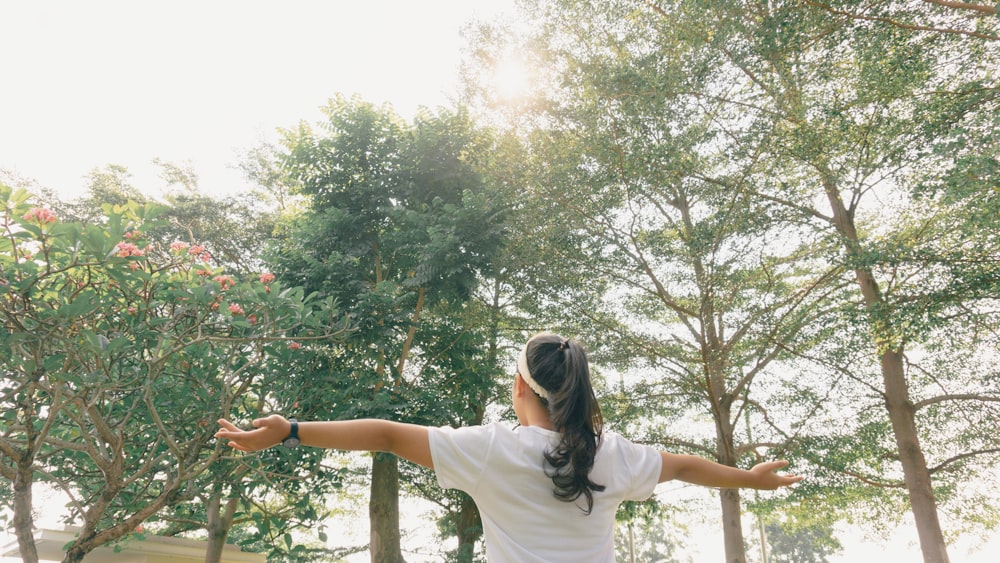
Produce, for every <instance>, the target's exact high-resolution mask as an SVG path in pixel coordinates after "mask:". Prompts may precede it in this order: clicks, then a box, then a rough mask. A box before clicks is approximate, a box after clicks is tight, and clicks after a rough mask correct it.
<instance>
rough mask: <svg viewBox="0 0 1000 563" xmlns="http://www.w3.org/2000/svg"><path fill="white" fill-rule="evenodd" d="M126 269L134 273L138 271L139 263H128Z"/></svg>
mask: <svg viewBox="0 0 1000 563" xmlns="http://www.w3.org/2000/svg"><path fill="white" fill-rule="evenodd" d="M128 269H129V270H132V271H133V272H134V271H136V270H138V269H139V263H138V262H129V263H128Z"/></svg>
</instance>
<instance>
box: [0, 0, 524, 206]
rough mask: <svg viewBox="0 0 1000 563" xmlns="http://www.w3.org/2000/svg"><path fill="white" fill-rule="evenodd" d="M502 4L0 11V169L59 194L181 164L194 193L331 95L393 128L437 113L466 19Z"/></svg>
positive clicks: (177, 1) (508, 0) (452, 85)
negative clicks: (389, 116)
mask: <svg viewBox="0 0 1000 563" xmlns="http://www.w3.org/2000/svg"><path fill="white" fill-rule="evenodd" d="M505 15H506V16H508V17H512V16H513V15H514V0H424V1H414V0H364V1H356V0H326V1H319V0H304V1H290V2H264V1H260V0H249V1H247V0H241V1H233V0H213V1H211V2H205V1H193V0H170V1H169V2H167V1H160V2H152V1H149V2H134V1H126V0H118V1H111V0H89V1H87V2H78V1H67V0H49V1H40V2H15V1H0V169H6V170H7V171H12V172H15V173H16V174H18V175H19V176H23V177H27V178H32V179H35V180H36V181H37V182H38V183H39V184H41V185H42V186H45V187H49V188H53V189H55V190H57V191H58V192H60V193H64V194H72V193H77V192H79V191H80V190H82V188H83V186H84V179H83V177H84V176H86V175H87V174H88V173H89V172H90V171H91V170H92V169H93V168H95V167H101V166H104V165H106V164H111V163H113V164H121V165H124V166H126V167H128V168H129V170H130V171H131V172H132V174H133V177H134V178H133V181H134V184H135V186H136V187H137V188H139V189H140V190H143V191H147V190H158V189H160V188H162V187H163V185H164V182H163V181H162V180H161V179H160V178H159V177H158V175H157V173H158V170H157V168H156V167H154V166H153V165H152V164H151V161H152V159H154V158H160V159H162V160H166V161H170V162H174V163H177V164H182V165H185V164H190V165H191V166H193V167H194V169H195V171H196V172H197V173H198V175H199V179H200V185H201V188H202V189H203V190H205V191H206V192H232V191H235V190H238V189H240V187H242V186H244V185H245V184H246V183H245V181H244V180H243V179H242V177H241V175H240V173H239V172H238V171H236V170H235V169H234V168H233V166H234V165H235V164H236V163H237V162H239V160H240V158H241V157H240V154H241V153H242V152H243V151H245V150H246V149H248V148H250V147H252V146H255V145H257V144H259V143H260V142H261V141H262V140H265V139H273V138H274V137H275V135H274V131H275V129H276V128H277V127H288V126H293V125H295V124H296V123H297V122H298V121H299V120H302V119H305V120H306V121H309V122H315V121H317V120H318V119H319V118H320V114H319V111H318V109H317V108H318V107H319V106H321V105H324V104H325V102H326V100H327V99H329V98H330V97H332V96H333V95H334V94H336V93H338V92H339V93H344V94H347V95H350V94H359V95H361V97H362V98H364V99H366V100H368V101H372V102H376V103H381V102H389V103H391V104H392V105H393V107H394V108H395V109H396V110H397V111H398V112H399V113H400V114H402V115H403V116H404V117H407V118H409V117H411V116H412V115H413V113H414V112H415V111H416V109H417V108H418V107H419V106H428V107H436V106H439V105H447V104H448V102H449V99H450V98H451V97H452V96H453V95H454V94H455V92H456V91H457V82H458V66H459V62H460V57H461V50H462V48H463V47H464V45H465V40H464V39H463V38H462V36H461V30H462V28H463V26H464V25H465V24H467V23H468V22H470V21H472V20H474V19H481V20H493V19H495V18H496V17H498V16H499V17H502V16H505Z"/></svg>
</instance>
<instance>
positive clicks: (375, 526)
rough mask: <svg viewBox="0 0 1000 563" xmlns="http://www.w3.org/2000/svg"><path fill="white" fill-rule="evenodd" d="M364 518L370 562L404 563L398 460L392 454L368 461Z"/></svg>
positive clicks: (377, 455) (379, 455)
mask: <svg viewBox="0 0 1000 563" xmlns="http://www.w3.org/2000/svg"><path fill="white" fill-rule="evenodd" d="M368 516H369V518H370V519H371V544H370V546H369V550H370V552H371V561H372V563H405V561H404V559H403V551H402V548H401V547H400V534H399V460H398V458H396V456H394V455H392V454H382V453H377V454H375V456H374V458H373V459H372V489H371V498H370V499H369V501H368Z"/></svg>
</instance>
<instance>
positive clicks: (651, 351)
mask: <svg viewBox="0 0 1000 563" xmlns="http://www.w3.org/2000/svg"><path fill="white" fill-rule="evenodd" d="M543 4H544V3H540V4H539V5H536V6H535V8H534V12H533V13H535V14H538V17H539V19H540V20H542V21H541V23H539V24H538V25H537V29H539V30H540V31H538V33H537V35H536V36H534V37H532V38H531V39H530V40H526V41H525V43H526V44H528V45H532V46H535V47H536V48H538V49H539V50H540V53H539V55H538V58H539V62H538V63H537V65H538V66H542V65H544V64H548V65H551V68H552V72H554V73H555V74H556V76H557V77H558V78H557V79H555V80H553V83H554V84H553V85H551V86H549V87H548V88H546V89H545V92H546V93H547V94H548V95H549V96H550V97H549V98H547V101H546V103H541V104H538V105H539V106H540V107H543V108H546V113H545V114H544V115H543V116H541V117H539V118H537V120H536V121H537V122H538V123H542V124H543V126H542V127H539V129H536V130H534V131H532V137H531V140H532V143H533V149H534V150H533V153H534V154H535V155H538V156H537V159H538V160H537V170H538V171H539V172H538V175H537V177H536V178H535V179H534V183H533V187H532V190H531V191H530V192H529V193H530V195H531V196H533V197H532V199H530V203H529V204H528V205H531V206H537V207H539V208H541V209H542V211H540V212H539V214H540V215H543V216H544V217H545V218H544V220H543V222H542V224H541V226H540V227H538V228H537V230H536V231H535V233H534V235H533V236H534V237H535V239H536V240H540V241H542V243H541V247H542V248H543V249H544V253H545V260H546V263H545V267H546V268H547V269H548V271H545V272H540V273H539V274H540V275H539V276H538V277H537V278H536V281H535V283H536V285H535V287H533V288H532V291H531V292H529V293H532V294H534V295H538V296H539V299H540V300H541V301H543V302H544V303H546V304H547V305H542V306H543V307H546V306H547V307H551V308H552V310H553V311H554V312H556V314H557V315H561V316H563V317H566V316H567V315H566V311H572V312H573V314H572V315H569V316H570V317H571V318H573V319H574V320H575V324H576V328H577V330H579V331H592V332H593V333H594V336H593V337H592V338H591V339H590V340H592V341H593V342H596V343H600V346H599V347H598V349H597V350H596V352H597V353H598V355H599V357H600V356H602V355H603V357H604V358H605V359H607V360H609V361H610V362H609V363H612V365H614V362H615V361H617V365H618V366H621V367H622V368H629V367H631V368H636V367H639V368H642V369H645V370H649V371H651V372H653V375H651V376H649V377H648V378H645V381H644V382H643V383H644V384H643V386H642V388H641V389H642V393H636V396H635V398H633V401H639V402H642V401H643V400H644V399H643V398H642V395H643V394H651V395H652V398H650V399H648V400H647V404H648V405H649V406H648V410H647V411H644V412H645V414H647V416H648V417H649V418H650V419H653V420H658V421H660V420H662V421H663V422H662V423H661V422H657V423H656V424H655V428H665V429H669V430H658V431H657V430H655V429H654V430H653V431H652V432H650V426H653V425H646V429H645V430H646V432H648V433H649V434H648V436H647V437H646V439H647V440H650V441H652V442H657V443H659V444H661V445H663V446H666V447H671V448H677V447H681V448H684V449H690V450H693V451H696V452H697V453H699V454H701V455H708V456H711V457H713V458H715V459H716V460H717V461H719V462H720V463H723V464H726V465H731V466H738V465H740V464H749V463H751V461H752V460H753V459H754V458H755V457H756V456H766V454H764V453H763V449H764V448H767V447H779V446H781V445H782V444H783V443H784V442H785V441H786V440H787V439H788V438H789V437H790V436H791V434H792V432H791V431H790V430H789V427H790V423H791V422H793V421H781V420H779V419H778V418H777V417H775V416H773V415H772V414H771V412H770V410H771V407H772V406H775V407H777V406H778V405H777V404H776V403H772V404H769V400H768V399H769V397H768V395H767V394H766V391H758V389H760V388H761V387H763V385H757V383H758V381H760V380H764V382H766V381H767V380H768V379H774V378H776V377H777V375H776V370H775V366H774V365H773V364H776V363H777V362H778V360H780V359H782V358H783V357H787V356H788V350H789V349H796V348H801V347H806V346H810V345H811V344H812V342H811V341H810V340H809V339H808V338H807V337H808V336H809V335H810V334H811V333H812V332H813V331H815V330H816V328H815V327H816V326H818V325H819V324H820V322H821V315H822V313H823V312H824V311H825V310H827V308H828V307H829V305H828V301H829V295H830V292H831V291H832V289H831V288H833V287H835V286H833V285H832V284H831V281H832V280H835V279H836V278H835V275H836V273H837V269H836V267H830V266H829V265H827V264H823V263H821V262H820V261H818V260H817V261H810V260H809V257H810V256H812V255H813V254H814V253H815V248H807V247H806V246H805V245H803V244H801V243H797V242H796V243H787V242H786V241H787V240H788V237H789V235H790V234H792V233H794V234H795V235H798V236H800V237H801V238H802V240H804V241H810V242H811V241H815V240H817V239H818V238H819V236H818V235H817V233H816V232H815V231H814V230H812V229H810V227H809V225H802V226H798V227H795V226H790V225H789V221H788V220H787V219H788V214H787V213H783V212H782V210H781V209H780V207H778V206H776V205H774V204H772V203H768V202H761V201H754V200H753V198H752V197H751V196H750V195H749V192H748V189H747V186H742V185H740V184H741V181H743V179H744V178H747V177H748V172H749V171H752V170H753V169H754V166H755V165H756V161H755V154H754V153H753V152H751V151H745V150H744V151H740V152H738V153H732V152H730V153H726V152H724V151H723V150H721V147H725V146H726V145H725V144H724V138H723V134H722V133H720V132H719V131H718V130H717V129H716V128H714V124H715V123H719V122H722V123H726V122H728V121H734V122H735V121H738V120H739V119H740V118H739V116H738V115H734V114H732V113H724V112H723V111H722V108H720V107H719V106H718V105H717V104H711V103H706V104H705V105H703V106H701V107H698V106H693V105H692V104H680V103H676V102H677V100H676V99H674V98H672V97H670V96H669V95H666V94H665V93H662V92H660V91H659V89H661V88H663V87H664V85H665V84H668V85H670V86H674V87H678V88H681V87H684V88H691V89H694V88H708V87H709V86H708V85H709V84H710V83H711V81H712V80H713V79H714V77H713V76H712V75H711V74H708V73H705V72H704V71H699V70H698V69H694V70H693V71H690V72H688V71H687V70H689V69H685V71H684V72H682V71H681V70H679V69H674V68H672V67H671V65H673V64H678V65H679V64H680V63H681V61H683V60H684V59H683V57H684V56H685V54H686V53H684V52H677V53H673V52H669V53H664V52H663V51H662V50H661V43H660V41H661V40H662V39H661V37H660V34H661V33H663V34H666V33H668V32H666V31H665V30H661V29H658V28H656V29H649V28H644V27H642V24H645V23H647V22H646V21H645V20H643V19H642V18H640V17H639V16H636V15H635V14H633V15H632V18H633V19H632V20H631V21H629V22H626V23H623V22H622V21H621V18H622V17H623V16H622V11H621V10H623V9H624V7H622V6H620V5H618V4H614V3H606V2H602V3H580V2H574V3H555V4H554V6H549V5H543ZM626 4H627V3H626ZM626 13H627V12H626ZM631 24H638V25H635V26H632V25H631ZM665 39H669V36H668V37H666V38H665ZM659 57H662V58H663V59H665V60H658V58H659ZM668 72H669V73H670V74H669V75H667V76H664V75H663V73H668ZM574 277H575V279H570V278H574ZM571 322H573V321H571ZM585 325H590V326H589V328H588V327H585ZM598 334H599V336H598ZM665 399H666V401H669V402H666V401H665ZM653 403H655V404H653ZM635 410H636V409H635V408H633V413H634V412H635ZM664 411H666V412H667V413H669V414H661V413H663V412H664ZM703 416H709V417H710V420H711V421H712V423H713V425H714V430H715V432H714V436H705V435H704V434H700V435H699V434H698V433H697V432H696V431H695V435H696V436H697V437H692V434H691V431H690V430H689V428H688V427H687V426H686V425H684V420H685V419H688V418H695V417H703ZM746 417H752V418H754V422H755V424H756V425H757V426H758V430H757V432H756V435H755V436H750V435H748V434H746V433H744V432H743V431H742V428H743V426H744V420H745V418H746ZM786 425H787V426H786ZM721 508H722V514H723V523H724V524H723V529H724V532H725V538H726V551H727V559H728V560H731V561H735V560H744V558H745V555H744V547H743V533H742V529H741V518H740V511H741V508H740V497H739V492H738V491H737V490H724V491H722V492H721Z"/></svg>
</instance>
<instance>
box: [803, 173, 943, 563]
mask: <svg viewBox="0 0 1000 563" xmlns="http://www.w3.org/2000/svg"><path fill="white" fill-rule="evenodd" d="M820 172H821V174H822V176H823V187H824V189H825V191H826V195H827V200H828V201H829V202H830V207H831V208H832V210H833V223H834V226H835V227H836V229H837V232H839V233H840V235H841V236H842V237H843V240H844V246H845V247H846V250H847V254H848V256H850V257H852V258H860V254H861V243H860V238H859V236H858V232H857V228H856V226H855V225H854V216H853V213H852V212H851V211H850V210H848V209H847V207H846V206H845V205H844V202H843V199H842V198H841V197H840V190H839V188H838V187H837V184H836V182H835V181H833V180H832V179H831V175H830V174H829V173H827V172H826V171H825V170H824V169H823V168H822V167H821V169H820ZM854 273H855V276H856V278H857V281H858V287H859V289H860V290H861V295H862V296H863V297H864V300H865V307H866V308H867V310H868V311H869V312H871V313H872V317H871V318H872V320H871V321H870V322H871V323H872V333H873V334H874V336H873V340H874V342H873V344H874V346H875V348H876V350H878V353H879V354H880V360H881V368H882V381H883V385H884V387H885V389H884V392H885V408H886V411H888V414H889V421H890V422H891V423H892V432H893V435H894V437H895V438H896V449H897V451H898V454H899V461H900V463H901V464H902V466H903V477H904V479H905V481H906V490H907V492H908V493H909V497H910V508H911V510H912V511H913V519H914V521H915V523H916V526H917V536H918V537H919V538H920V551H921V552H922V553H923V557H924V562H925V563H948V551H947V544H946V543H945V541H944V534H943V533H942V531H941V522H940V521H939V520H938V514H937V503H936V501H935V500H934V489H933V487H932V485H931V478H930V471H929V470H928V469H927V460H926V459H924V452H923V449H922V448H921V447H920V439H919V434H918V433H917V423H916V419H915V416H914V413H915V410H914V408H913V403H912V402H911V401H910V393H909V386H908V384H907V382H906V370H905V368H904V365H903V339H902V338H901V336H900V335H899V329H898V328H897V327H896V326H894V324H893V319H892V317H891V311H888V310H887V307H886V302H885V299H884V298H883V297H882V293H881V290H880V289H879V285H878V281H877V280H876V279H875V275H874V274H873V273H872V271H871V270H870V269H868V268H859V269H857V270H855V272H854Z"/></svg>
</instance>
